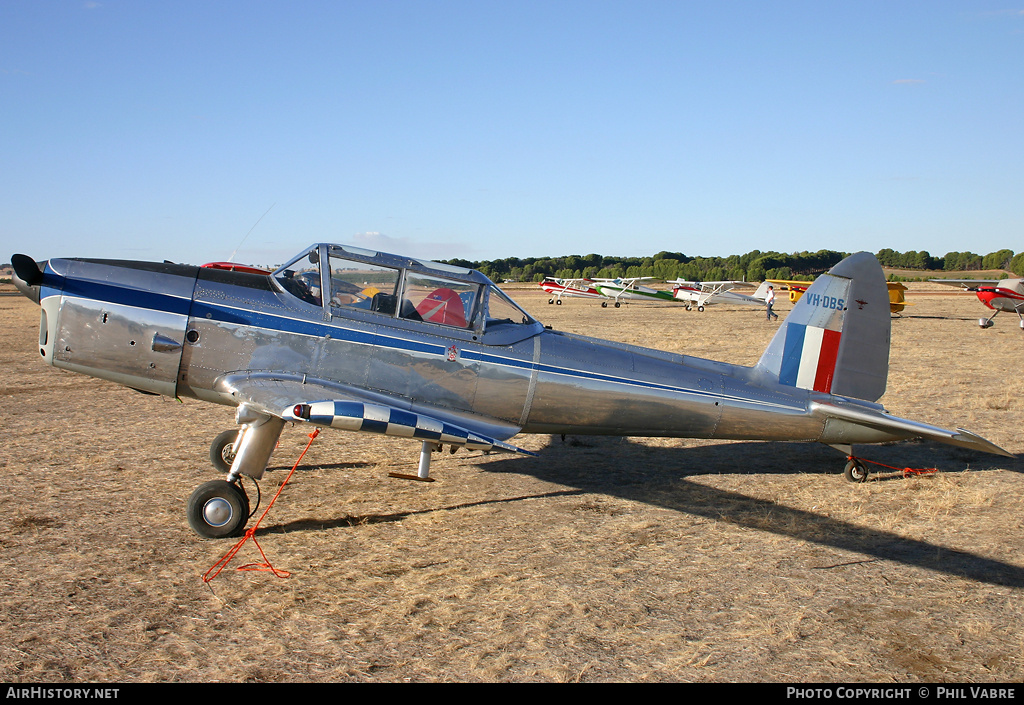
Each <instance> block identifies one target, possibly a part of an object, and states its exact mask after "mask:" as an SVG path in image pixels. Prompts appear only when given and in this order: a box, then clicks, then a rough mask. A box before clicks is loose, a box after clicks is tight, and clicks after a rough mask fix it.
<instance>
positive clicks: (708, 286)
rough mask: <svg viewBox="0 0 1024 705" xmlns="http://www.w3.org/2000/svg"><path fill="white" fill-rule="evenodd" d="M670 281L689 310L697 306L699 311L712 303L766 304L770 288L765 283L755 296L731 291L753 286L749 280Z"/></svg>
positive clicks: (674, 293) (679, 298) (676, 296)
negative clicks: (765, 298)
mask: <svg viewBox="0 0 1024 705" xmlns="http://www.w3.org/2000/svg"><path fill="white" fill-rule="evenodd" d="M668 283H669V284H671V285H672V295H673V296H674V297H675V298H676V299H678V300H680V301H683V302H685V303H686V310H687V311H689V310H690V309H691V308H692V307H693V306H696V307H697V310H698V311H703V310H704V306H706V305H709V304H712V303H722V304H745V305H748V306H764V297H765V294H766V293H767V290H768V285H767V284H764V285H762V286H761V287H759V288H758V289H757V291H755V292H754V294H753V296H750V295H747V294H741V293H739V292H736V291H731V289H733V288H735V287H738V286H749V287H753V286H754V285H753V284H751V283H749V282H738V281H715V282H696V281H686V280H685V279H673V280H672V281H670V282H668Z"/></svg>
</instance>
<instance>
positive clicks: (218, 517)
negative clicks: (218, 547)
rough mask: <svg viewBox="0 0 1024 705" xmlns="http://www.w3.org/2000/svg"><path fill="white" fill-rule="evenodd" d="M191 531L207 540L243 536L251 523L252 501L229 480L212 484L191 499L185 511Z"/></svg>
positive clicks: (197, 492) (214, 481) (205, 486)
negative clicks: (250, 508)
mask: <svg viewBox="0 0 1024 705" xmlns="http://www.w3.org/2000/svg"><path fill="white" fill-rule="evenodd" d="M185 512H186V514H187V515H188V524H189V526H191V527H192V530H193V531H195V532H196V533H197V534H199V535H200V536H202V537H203V538H206V539H221V538H226V537H229V536H241V534H242V531H243V530H244V529H245V524H246V522H248V521H249V497H248V495H246V494H245V490H244V489H242V487H241V486H240V485H237V484H235V483H232V482H228V481H227V480H210V481H209V482H207V483H205V484H202V485H200V486H199V487H198V488H196V491H195V492H193V493H192V496H191V497H189V498H188V506H187V508H186V510H185Z"/></svg>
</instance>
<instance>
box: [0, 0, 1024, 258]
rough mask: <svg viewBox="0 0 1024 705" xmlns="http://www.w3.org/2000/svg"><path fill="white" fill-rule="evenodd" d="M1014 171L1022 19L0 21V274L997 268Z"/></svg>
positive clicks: (411, 8) (982, 14) (858, 12)
mask: <svg viewBox="0 0 1024 705" xmlns="http://www.w3.org/2000/svg"><path fill="white" fill-rule="evenodd" d="M1010 1H1011V2H1012V1H1013V0H1010ZM1022 157H1024V4H1022V5H1019V6H1016V7H1015V6H1013V5H1006V4H1004V3H1003V2H1001V1H996V2H969V1H965V2H945V1H943V0H928V1H922V2H914V1H907V2H901V1H899V0H888V1H886V2H874V1H872V0H858V1H855V2H845V1H842V0H837V1H829V2H821V1H820V0H818V1H817V2H787V1H778V2H768V1H766V0H761V1H758V2H744V1H741V0H736V1H731V0H708V1H701V0H675V1H663V2H649V1H648V2H645V1H643V0H633V1H630V2H625V1H622V2H603V1H601V0H586V1H584V2H575V1H569V0H565V1H559V0H549V1H547V2H527V1H525V0H521V1H516V2H503V1H501V0H476V1H474V2H449V1H446V0H415V1H405V0H374V1H372V2H371V1H355V0H352V1H347V2H346V1H343V0H330V1H327V2H319V1H314V0H304V1H301V2H280V1H277V2H262V1H260V0H248V1H246V2H216V1H214V0H204V1H192V0H175V1H173V2H171V1H167V2H155V1H154V2H145V1H142V0H131V1H129V0H100V1H98V2H87V1H86V0H45V1H42V0H0V167H2V168H0V261H6V260H7V259H8V258H9V255H10V254H11V253H13V252H25V253H27V254H30V255H32V256H34V257H36V258H37V259H45V258H48V257H57V256H85V257H117V258H128V259H152V260H163V259H169V260H174V261H180V262H190V263H193V264H201V263H203V262H207V261H211V260H224V259H228V258H229V257H231V256H232V254H233V253H234V260H235V261H239V262H252V263H262V264H274V263H279V262H281V261H282V260H284V259H286V258H287V257H288V256H289V255H290V254H293V253H295V252H297V251H298V250H299V249H301V248H302V247H304V246H305V245H307V244H310V243H312V242H317V241H324V240H326V241H330V242H339V243H352V244H359V245H362V246H371V247H378V248H380V249H382V250H385V251H390V252H397V253H404V254H413V255H416V256H428V257H434V258H439V259H447V258H451V257H464V258H467V259H473V260H480V259H495V258H501V257H510V256H517V257H526V256H554V255H562V254H587V253H591V252H597V253H600V254H606V255H622V256H643V255H650V254H654V253H656V252H658V251H661V250H670V251H681V252H684V253H686V254H689V255H704V256H709V255H728V254H734V253H735V254H739V253H743V252H748V251H750V250H753V249H760V250H778V251H783V252H797V251H803V250H812V251H813V250H819V249H833V250H843V251H856V250H870V251H877V250H879V249H881V248H883V247H891V248H894V249H897V250H901V251H906V250H927V251H929V252H931V253H932V254H933V255H942V254H945V253H946V252H948V251H954V250H957V251H959V250H970V251H973V252H978V253H980V254H986V253H988V252H991V251H994V250H998V249H1001V248H1009V249H1012V250H1014V251H1020V250H1022V249H1024V166H1022V165H1024V160H1022ZM268 209H269V210H268ZM254 226H255V227H254Z"/></svg>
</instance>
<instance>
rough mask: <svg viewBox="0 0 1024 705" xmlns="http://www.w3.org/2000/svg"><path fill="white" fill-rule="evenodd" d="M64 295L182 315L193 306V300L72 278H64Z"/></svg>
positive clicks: (186, 313)
mask: <svg viewBox="0 0 1024 705" xmlns="http://www.w3.org/2000/svg"><path fill="white" fill-rule="evenodd" d="M64 295H65V296H78V297H82V298H87V299H95V300H97V301H105V302H107V303H111V304H121V305H123V306H136V307H138V308H148V309H152V310H154V311H167V312H169V313H177V314H180V315H188V311H189V308H190V307H191V305H192V299H191V298H184V297H180V296H168V295H167V294H156V293H153V292H151V291H143V290H141V289H130V288H128V287H124V286H117V285H115V284H104V283H100V282H93V281H86V280H84V279H72V278H71V277H65V278H64Z"/></svg>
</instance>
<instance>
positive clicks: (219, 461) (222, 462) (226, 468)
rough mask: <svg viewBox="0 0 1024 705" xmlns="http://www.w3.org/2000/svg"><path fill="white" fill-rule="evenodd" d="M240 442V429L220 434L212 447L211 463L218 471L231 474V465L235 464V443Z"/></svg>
mask: <svg viewBox="0 0 1024 705" xmlns="http://www.w3.org/2000/svg"><path fill="white" fill-rule="evenodd" d="M236 440H238V429H231V430H229V431H224V432H223V433H221V434H218V436H217V437H216V438H214V439H213V443H212V444H211V445H210V462H211V463H213V467H215V468H217V470H219V471H221V472H223V473H228V472H231V464H232V463H233V462H235V441H236Z"/></svg>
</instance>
